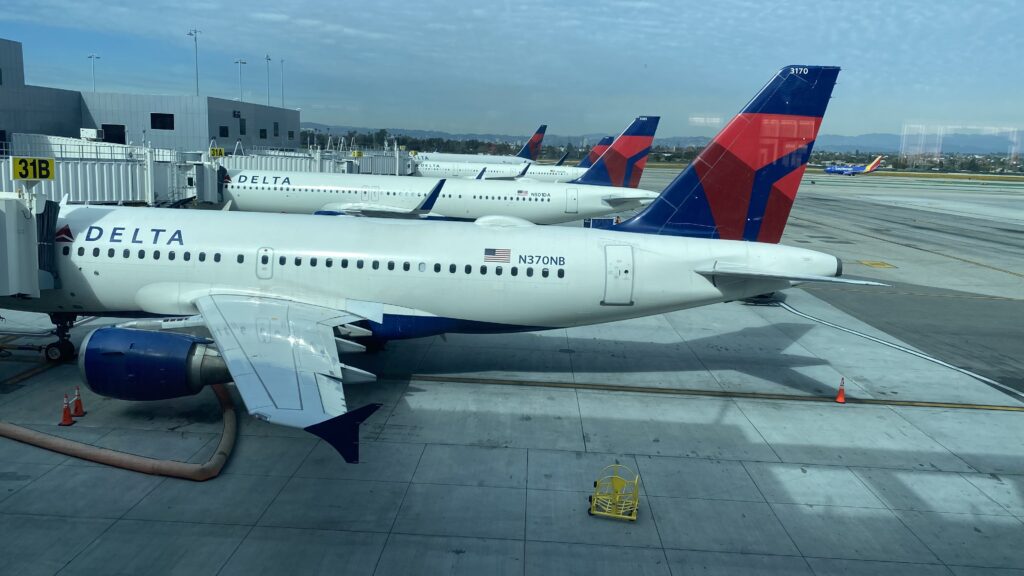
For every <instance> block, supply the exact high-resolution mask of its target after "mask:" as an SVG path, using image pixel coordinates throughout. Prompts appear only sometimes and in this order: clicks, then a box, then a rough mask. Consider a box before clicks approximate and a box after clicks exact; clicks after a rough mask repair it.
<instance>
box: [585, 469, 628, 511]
mask: <svg viewBox="0 0 1024 576" xmlns="http://www.w3.org/2000/svg"><path fill="white" fill-rule="evenodd" d="M589 499H590V509H589V510H587V513H588V514H590V515H591V516H607V517H609V518H618V519H620V520H631V521H634V522H635V521H636V511H637V508H639V507H640V476H639V475H638V474H636V473H635V472H633V471H632V470H630V469H629V468H627V467H626V466H623V465H622V464H612V465H611V466H605V468H604V470H602V471H601V477H600V478H599V479H598V480H597V481H596V482H594V493H593V494H592V495H591V496H590V498H589Z"/></svg>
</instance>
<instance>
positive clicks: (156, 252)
mask: <svg viewBox="0 0 1024 576" xmlns="http://www.w3.org/2000/svg"><path fill="white" fill-rule="evenodd" d="M159 259H160V251H159V250H153V260H159Z"/></svg>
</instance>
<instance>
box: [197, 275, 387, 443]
mask: <svg viewBox="0 0 1024 576" xmlns="http://www.w3.org/2000/svg"><path fill="white" fill-rule="evenodd" d="M195 304H196V306H197V307H198V308H199V313H200V314H201V315H202V317H203V320H204V321H205V322H206V326H207V327H208V328H209V330H210V334H211V336H212V337H213V340H214V341H215V342H216V343H217V348H218V350H219V351H220V354H221V356H222V357H223V358H224V361H225V362H226V363H227V366H228V370H229V371H230V372H231V376H232V378H234V380H235V385H236V386H237V387H238V391H239V392H240V393H241V395H242V400H243V401H245V406H246V408H247V409H248V411H249V413H250V414H252V415H253V416H255V417H256V418H259V419H260V420H265V421H267V422H272V423H274V424H281V425H283V426H291V427H293V428H303V429H305V430H306V431H308V432H310V433H312V434H315V435H317V436H319V437H320V438H323V439H324V440H325V441H327V442H328V443H329V444H330V445H331V446H333V447H334V448H335V449H336V450H337V451H338V452H339V453H341V455H342V457H344V458H345V461H346V462H358V461H359V424H360V423H361V422H362V421H363V420H366V419H367V418H369V417H370V415H371V414H373V413H374V412H375V411H376V410H377V409H378V408H380V404H367V405H366V406H362V407H360V408H357V409H355V410H351V411H350V410H349V408H348V405H347V404H346V402H345V390H344V388H343V387H342V383H343V382H366V381H373V380H375V379H376V377H375V376H374V375H373V374H370V373H368V372H364V371H362V370H359V369H358V368H353V367H351V366H346V365H345V364H342V363H341V361H340V360H339V359H338V350H339V348H341V349H343V350H345V351H353V352H355V351H362V350H365V348H364V347H363V346H361V345H359V344H356V343H355V342H351V341H349V340H344V339H343V338H339V337H338V336H337V335H339V334H340V335H343V336H357V335H366V334H367V333H368V331H367V330H365V329H363V328H359V327H358V326H353V325H351V323H352V322H356V321H359V320H363V319H364V318H363V317H362V316H358V315H356V314H352V313H349V312H346V311H337V310H331V309H329V308H322V307H320V306H314V305H311V304H304V303H300V302H294V301H289V300H284V299H280V298H273V297H254V296H239V295H227V294H214V295H210V296H202V297H200V298H199V299H197V300H196V301H195Z"/></svg>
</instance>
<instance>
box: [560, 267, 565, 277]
mask: <svg viewBox="0 0 1024 576" xmlns="http://www.w3.org/2000/svg"><path fill="white" fill-rule="evenodd" d="M558 277H559V278H565V270H563V269H561V268H559V269H558Z"/></svg>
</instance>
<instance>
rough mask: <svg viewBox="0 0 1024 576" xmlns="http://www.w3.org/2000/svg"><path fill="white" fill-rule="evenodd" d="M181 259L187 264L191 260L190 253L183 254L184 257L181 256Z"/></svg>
mask: <svg viewBox="0 0 1024 576" xmlns="http://www.w3.org/2000/svg"><path fill="white" fill-rule="evenodd" d="M182 258H183V259H184V260H185V262H188V261H189V260H191V259H192V253H191V252H185V255H184V256H182Z"/></svg>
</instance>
